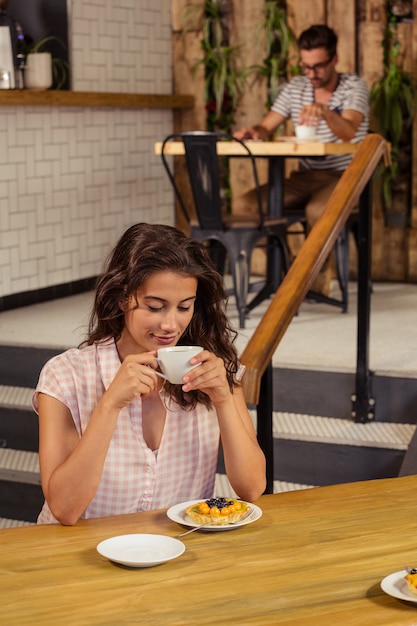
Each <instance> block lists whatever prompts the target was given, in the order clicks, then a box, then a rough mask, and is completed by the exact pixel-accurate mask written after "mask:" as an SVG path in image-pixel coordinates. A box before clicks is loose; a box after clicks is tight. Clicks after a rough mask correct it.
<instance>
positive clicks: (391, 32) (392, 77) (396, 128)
mask: <svg viewBox="0 0 417 626" xmlns="http://www.w3.org/2000/svg"><path fill="white" fill-rule="evenodd" d="M391 5H392V3H391V2H388V3H387V9H388V11H387V14H388V25H387V28H386V30H385V32H384V39H383V68H384V73H383V76H382V77H381V78H380V79H379V80H378V81H376V82H375V83H374V84H373V85H372V87H371V90H370V104H371V114H372V123H373V124H374V125H375V128H374V130H376V131H377V132H379V133H380V134H381V135H382V136H383V137H385V139H386V140H387V141H389V142H390V144H391V160H392V163H391V165H390V166H388V167H382V168H380V170H379V172H378V180H379V182H380V187H381V191H382V195H383V199H384V202H385V205H386V207H387V208H390V207H391V205H392V188H393V184H394V183H395V181H396V179H397V178H398V176H399V174H400V172H401V169H402V167H401V160H400V152H401V144H402V141H403V140H404V136H405V134H406V133H407V131H408V130H409V129H410V128H411V126H412V123H413V119H414V115H415V110H416V86H415V83H414V80H413V78H412V76H411V75H410V74H409V73H408V72H407V71H405V70H404V69H403V68H402V67H401V66H400V56H399V55H400V48H401V44H400V41H399V39H398V32H397V18H396V16H395V15H393V14H392V12H391V8H392V6H391Z"/></svg>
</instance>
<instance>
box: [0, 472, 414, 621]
mask: <svg viewBox="0 0 417 626" xmlns="http://www.w3.org/2000/svg"><path fill="white" fill-rule="evenodd" d="M416 490H417V477H416V476H409V477H404V478H394V479H385V480H379V481H367V482H363V483H351V484H345V485H336V486H332V487H321V488H316V489H308V490H304V491H294V492H290V493H285V494H276V495H267V496H263V497H261V498H260V499H259V500H258V502H257V504H258V505H259V506H260V507H261V508H262V510H263V516H262V517H261V518H260V519H259V520H257V521H256V522H254V523H252V524H248V525H246V526H243V527H241V528H237V529H234V530H231V531H226V532H202V531H197V532H195V533H193V534H191V535H188V536H186V537H183V539H182V540H183V542H184V544H185V545H186V550H185V552H184V554H182V555H181V556H180V557H179V558H177V559H175V560H173V561H170V562H167V563H164V564H162V565H159V566H156V567H152V568H145V569H134V568H127V567H124V566H119V565H115V564H113V563H111V562H110V561H108V560H107V559H105V558H103V557H102V556H100V555H99V554H98V553H97V551H96V545H97V544H98V543H99V542H100V541H102V540H103V539H106V538H108V537H112V536H116V535H121V534H126V533H141V532H143V533H158V534H166V535H169V536H174V535H176V534H177V533H178V532H180V531H181V530H182V527H181V526H180V525H178V524H176V523H175V522H172V521H170V520H169V519H168V518H167V516H166V513H165V511H152V512H148V513H137V514H133V515H122V516H117V517H109V518H104V519H96V520H88V521H82V522H79V523H78V524H76V525H75V526H73V527H63V526H59V525H46V526H30V527H25V528H15V529H8V530H1V531H0V608H1V622H2V624H4V625H5V626H6V625H7V626H23V625H29V624H30V625H36V626H38V625H39V626H57V625H59V626H67V625H71V626H72V625H74V626H83V625H88V626H94V625H99V624H100V625H105V624H106V625H109V626H110V625H111V626H116V625H117V626H119V625H121V624H129V625H130V624H157V625H159V624H164V625H165V624H175V625H180V626H183V625H193V626H195V625H196V624H198V625H201V626H204V625H210V626H213V624H221V625H223V624H241V625H245V626H246V625H247V624H256V625H259V624H274V625H275V624H286V625H290V624H291V625H294V626H300V625H301V624H308V625H309V626H310V625H320V626H327V625H329V626H330V625H331V626H335V625H341V626H342V625H343V626H345V625H346V626H347V625H348V626H359V625H361V626H374V625H375V626H376V625H377V626H384V625H387V626H388V625H389V626H397V625H398V626H400V625H401V626H405V625H411V624H416V623H417V604H416V603H411V602H404V601H402V600H397V599H395V598H393V597H391V596H389V595H386V594H385V593H384V592H383V591H382V590H381V588H380V581H381V579H382V578H384V577H385V576H386V575H388V574H390V573H393V572H397V571H399V570H402V569H403V567H404V565H405V564H410V565H417V547H416V526H417V504H416V496H415V494H416ZM416 599H417V598H416Z"/></svg>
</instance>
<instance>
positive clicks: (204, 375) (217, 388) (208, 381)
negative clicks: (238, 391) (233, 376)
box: [182, 350, 231, 405]
mask: <svg viewBox="0 0 417 626" xmlns="http://www.w3.org/2000/svg"><path fill="white" fill-rule="evenodd" d="M199 363H200V364H201V365H198V367H196V368H195V369H193V370H191V372H188V373H187V374H186V375H185V376H184V378H183V381H184V385H183V387H182V389H183V391H185V392H187V391H194V390H196V389H199V390H200V391H204V393H206V394H207V395H208V396H209V398H210V400H211V401H212V402H213V404H215V405H216V404H218V403H221V402H223V401H225V400H226V399H228V398H230V396H231V392H230V387H229V383H228V380H227V376H226V368H225V366H224V362H223V359H221V358H220V357H218V356H216V355H215V354H213V353H212V352H209V351H208V350H203V352H200V353H199V354H197V355H196V356H194V357H192V359H190V364H191V365H197V364H199Z"/></svg>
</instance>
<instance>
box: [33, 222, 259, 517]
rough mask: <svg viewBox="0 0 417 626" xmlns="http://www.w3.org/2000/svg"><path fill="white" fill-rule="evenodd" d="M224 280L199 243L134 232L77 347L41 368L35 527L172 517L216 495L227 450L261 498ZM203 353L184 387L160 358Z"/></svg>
mask: <svg viewBox="0 0 417 626" xmlns="http://www.w3.org/2000/svg"><path fill="white" fill-rule="evenodd" d="M225 302H226V297H225V292H224V288H223V280H222V277H221V276H220V275H219V274H218V273H217V272H216V270H215V269H214V268H213V265H212V263H211V261H210V258H209V256H208V254H207V251H206V249H205V247H204V245H203V244H201V243H200V242H197V241H194V240H192V239H190V238H188V237H186V236H185V235H184V234H183V233H181V232H180V231H178V230H176V229H175V228H172V227H170V226H162V225H150V224H137V225H135V226H132V227H131V228H129V229H128V230H127V231H126V232H125V233H124V235H122V237H121V239H120V240H119V242H118V243H117V245H116V246H115V248H114V250H113V252H112V254H111V256H110V257H109V260H108V262H107V265H106V268H105V271H104V273H103V275H102V276H101V277H100V278H99V280H98V282H97V287H96V294H95V302H94V307H93V311H92V314H91V319H90V325H89V334H88V338H87V339H86V341H85V342H84V343H83V344H82V345H81V346H80V348H77V349H76V348H73V349H70V350H67V351H66V352H64V353H63V354H61V355H58V356H56V357H53V358H52V359H51V360H50V361H48V363H47V364H46V365H45V366H44V368H43V370H42V372H41V375H40V378H39V382H38V386H37V388H36V391H35V394H34V398H33V406H34V408H35V410H36V411H37V412H38V414H39V460H40V468H41V478H42V489H43V492H44V495H45V504H44V506H43V508H42V511H41V513H40V515H39V518H38V523H53V522H61V523H62V524H74V523H76V522H77V521H78V520H79V519H82V518H91V517H104V516H107V515H117V514H121V513H132V512H136V511H146V510H149V509H158V508H167V507H169V506H172V505H174V504H177V503H179V502H182V501H188V500H191V499H196V500H199V499H201V498H204V499H205V498H210V497H212V496H213V491H214V481H215V474H216V467H217V458H218V449H219V441H220V443H221V446H222V450H223V455H224V461H225V468H226V473H227V476H228V478H229V481H230V483H231V485H232V487H233V489H234V490H235V491H236V493H237V494H238V495H239V497H240V498H243V499H245V500H255V499H256V498H258V497H259V496H260V495H261V494H262V492H263V490H264V489H265V458H264V455H263V453H262V451H261V449H260V448H259V446H258V443H257V440H256V435H255V431H254V428H253V425H252V421H251V418H250V415H249V413H248V410H247V406H246V402H245V399H244V395H243V392H242V388H241V386H240V384H239V382H238V380H237V378H239V376H237V373H238V366H239V364H238V359H237V354H236V350H235V347H234V340H235V338H236V333H235V331H234V330H233V329H232V328H231V326H230V324H229V322H228V319H227V317H226V314H225V311H224V306H225ZM175 345H199V346H201V347H202V348H203V351H202V352H200V353H199V354H197V355H196V356H195V357H193V358H192V359H191V360H190V363H191V365H199V367H196V368H195V369H193V370H192V371H190V372H188V373H187V374H186V375H185V376H184V377H183V384H182V385H172V384H170V383H168V382H167V381H166V380H163V379H161V378H160V377H159V376H158V375H157V373H156V371H157V370H158V362H157V350H158V349H160V348H162V347H169V346H175Z"/></svg>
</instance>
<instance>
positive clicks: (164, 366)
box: [156, 346, 203, 385]
mask: <svg viewBox="0 0 417 626" xmlns="http://www.w3.org/2000/svg"><path fill="white" fill-rule="evenodd" d="M202 350H203V348H202V347H201V346H173V347H170V348H160V349H159V350H158V353H157V361H158V365H159V367H160V368H161V370H162V374H161V373H160V372H156V373H157V374H158V376H161V378H165V379H166V380H168V381H169V382H170V383H172V384H173V385H182V384H183V380H182V379H183V377H184V376H185V374H186V373H187V372H190V371H191V370H193V369H194V368H195V367H198V365H200V364H198V365H190V359H191V358H192V357H193V356H195V355H196V354H198V353H199V352H202Z"/></svg>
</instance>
